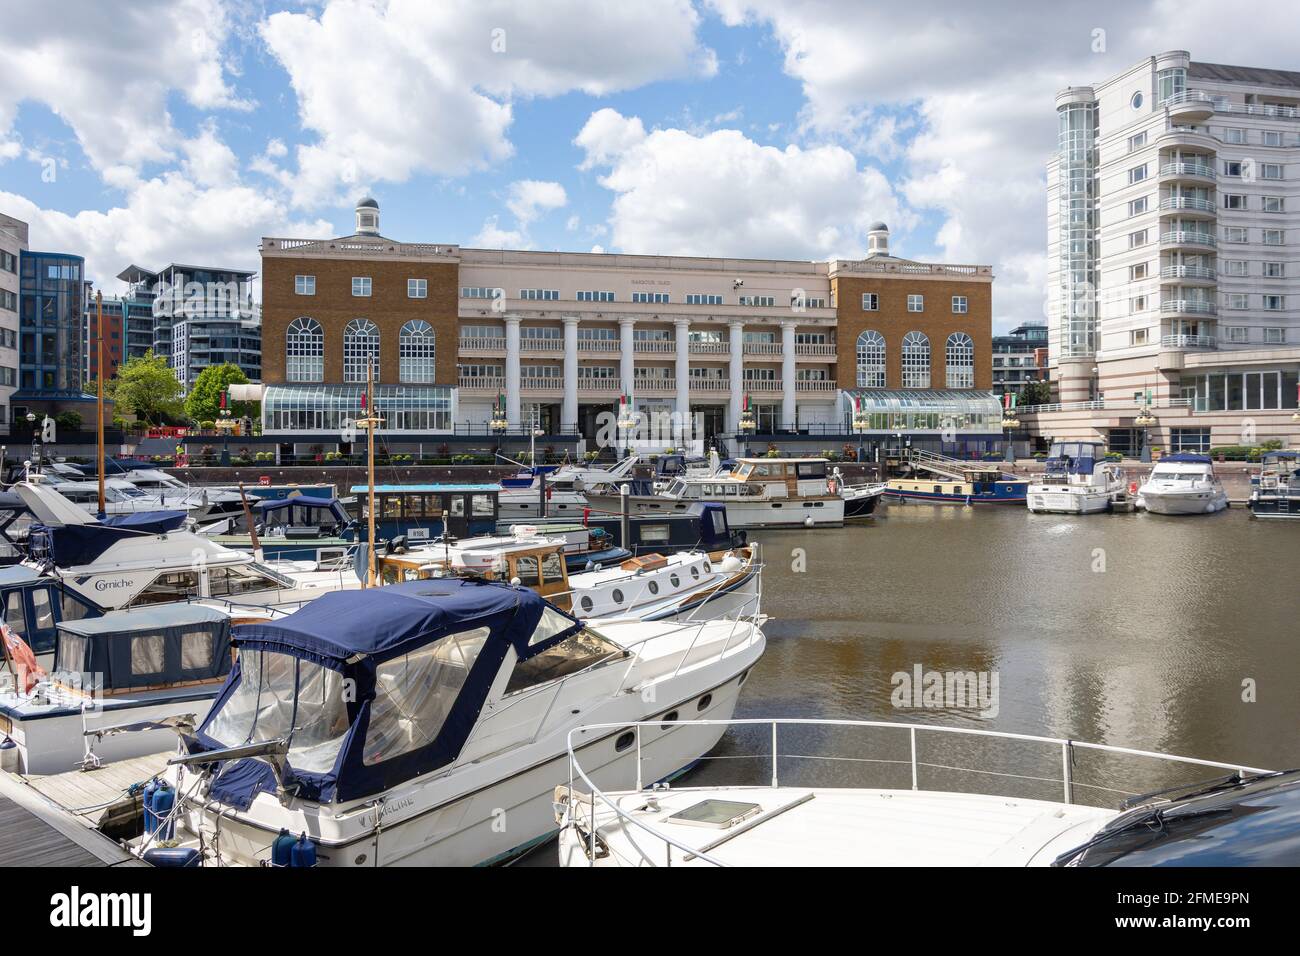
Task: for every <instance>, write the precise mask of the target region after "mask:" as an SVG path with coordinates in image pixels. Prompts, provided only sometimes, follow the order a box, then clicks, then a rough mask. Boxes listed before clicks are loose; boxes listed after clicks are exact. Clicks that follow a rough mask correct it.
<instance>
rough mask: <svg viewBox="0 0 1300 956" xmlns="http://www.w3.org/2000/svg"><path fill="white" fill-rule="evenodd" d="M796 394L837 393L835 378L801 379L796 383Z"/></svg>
mask: <svg viewBox="0 0 1300 956" xmlns="http://www.w3.org/2000/svg"><path fill="white" fill-rule="evenodd" d="M794 390H795V391H796V392H822V393H825V392H834V391H836V385H835V379H833V378H800V379H796V380H795V383H794Z"/></svg>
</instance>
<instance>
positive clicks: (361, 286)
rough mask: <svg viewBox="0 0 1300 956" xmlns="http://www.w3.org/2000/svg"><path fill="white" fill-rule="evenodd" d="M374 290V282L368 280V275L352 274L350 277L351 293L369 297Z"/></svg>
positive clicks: (360, 296)
mask: <svg viewBox="0 0 1300 956" xmlns="http://www.w3.org/2000/svg"><path fill="white" fill-rule="evenodd" d="M373 291H374V284H373V283H372V282H371V281H370V276H353V277H352V294H353V295H354V296H356V297H357V298H359V299H360V298H369V297H370V294H371V293H372V292H373Z"/></svg>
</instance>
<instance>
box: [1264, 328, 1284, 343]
mask: <svg viewBox="0 0 1300 956" xmlns="http://www.w3.org/2000/svg"><path fill="white" fill-rule="evenodd" d="M1285 341H1286V329H1265V330H1264V342H1265V343H1266V344H1268V345H1281V344H1283V343H1284V342H1285Z"/></svg>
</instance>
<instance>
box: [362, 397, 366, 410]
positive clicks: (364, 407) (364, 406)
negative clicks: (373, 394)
mask: <svg viewBox="0 0 1300 956" xmlns="http://www.w3.org/2000/svg"><path fill="white" fill-rule="evenodd" d="M361 410H362V411H363V412H364V411H365V410H366V393H365V392H362V393H361Z"/></svg>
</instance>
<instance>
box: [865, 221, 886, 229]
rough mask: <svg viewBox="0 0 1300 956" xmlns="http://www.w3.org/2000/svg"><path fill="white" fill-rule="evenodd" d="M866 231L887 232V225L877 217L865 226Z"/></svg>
mask: <svg viewBox="0 0 1300 956" xmlns="http://www.w3.org/2000/svg"><path fill="white" fill-rule="evenodd" d="M867 232H889V227H888V226H886V225H885V224H884V223H883V222H881V221H880V220H879V219H877V220H876V221H875V222H873V223H872V224H871V225H870V226H868V227H867Z"/></svg>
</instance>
